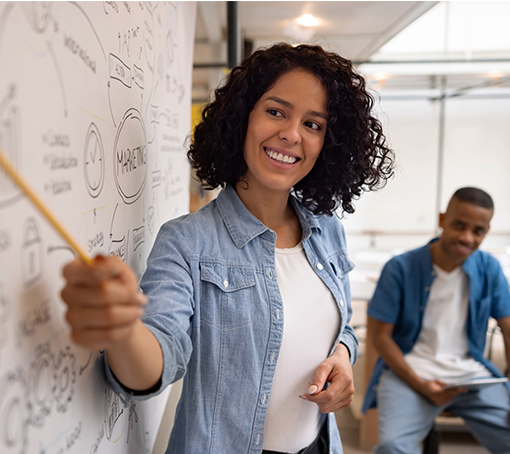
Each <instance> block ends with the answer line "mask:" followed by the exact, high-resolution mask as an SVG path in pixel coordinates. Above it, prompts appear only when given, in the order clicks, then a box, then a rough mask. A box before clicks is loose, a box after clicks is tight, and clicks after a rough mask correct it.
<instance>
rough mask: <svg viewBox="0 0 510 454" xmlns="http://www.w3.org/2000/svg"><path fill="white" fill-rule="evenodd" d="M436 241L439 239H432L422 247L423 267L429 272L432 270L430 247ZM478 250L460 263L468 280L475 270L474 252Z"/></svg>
mask: <svg viewBox="0 0 510 454" xmlns="http://www.w3.org/2000/svg"><path fill="white" fill-rule="evenodd" d="M437 240H439V237H437V238H433V239H432V240H430V241H429V242H428V244H427V245H426V246H424V247H423V260H422V263H423V266H424V267H427V268H428V269H430V270H433V260H432V254H431V252H430V246H431V244H432V243H435V242H436V241H437ZM477 251H478V249H476V250H475V251H473V253H472V254H471V255H470V256H469V257H468V258H467V259H466V260H464V262H463V263H462V265H461V267H462V269H463V270H464V272H465V273H466V274H467V275H468V277H469V278H472V277H473V275H474V274H475V272H476V268H477V258H476V252H477Z"/></svg>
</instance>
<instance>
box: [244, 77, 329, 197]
mask: <svg viewBox="0 0 510 454" xmlns="http://www.w3.org/2000/svg"><path fill="white" fill-rule="evenodd" d="M327 98H328V97H327V93H326V90H325V89H324V87H323V85H322V83H321V82H320V81H319V79H318V78H317V77H315V76H314V75H313V74H311V73H309V72H308V71H305V70H302V69H295V70H293V71H291V72H288V73H285V74H283V75H282V76H280V78H279V79H277V81H276V83H275V84H274V85H273V87H272V88H270V89H269V90H268V91H267V92H265V93H264V94H263V95H262V97H261V98H260V99H259V100H258V101H257V103H256V104H255V106H254V107H253V110H252V111H251V113H250V117H249V119H248V130H247V132H246V138H245V141H244V159H245V161H246V164H247V166H248V170H247V172H246V174H245V175H244V178H243V180H245V181H247V182H248V185H249V188H250V189H252V188H255V189H258V190H271V191H285V192H288V191H289V190H290V189H291V188H292V187H293V186H294V185H295V184H296V183H298V182H299V181H300V180H302V179H303V178H304V177H305V176H306V175H307V174H308V173H309V172H310V170H312V168H313V166H314V164H315V161H316V160H317V158H318V157H319V154H320V152H321V150H322V146H323V144H324V137H325V135H326V126H327V120H328V112H327V102H328V99H327Z"/></svg>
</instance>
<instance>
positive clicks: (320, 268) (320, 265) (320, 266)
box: [317, 263, 324, 271]
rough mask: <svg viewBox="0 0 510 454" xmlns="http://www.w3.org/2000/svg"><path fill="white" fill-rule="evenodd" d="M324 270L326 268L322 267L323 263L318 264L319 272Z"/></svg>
mask: <svg viewBox="0 0 510 454" xmlns="http://www.w3.org/2000/svg"><path fill="white" fill-rule="evenodd" d="M323 268H324V267H323V266H322V263H317V269H318V270H319V271H322V269H323Z"/></svg>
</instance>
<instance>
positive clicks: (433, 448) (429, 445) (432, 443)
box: [423, 426, 440, 454]
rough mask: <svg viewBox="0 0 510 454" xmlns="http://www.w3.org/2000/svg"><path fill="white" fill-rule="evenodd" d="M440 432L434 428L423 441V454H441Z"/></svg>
mask: <svg viewBox="0 0 510 454" xmlns="http://www.w3.org/2000/svg"><path fill="white" fill-rule="evenodd" d="M439 438H440V437H439V432H438V431H437V430H436V427H435V426H433V427H432V429H430V432H429V433H428V435H427V436H426V437H425V440H423V454H439Z"/></svg>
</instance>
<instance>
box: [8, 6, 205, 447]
mask: <svg viewBox="0 0 510 454" xmlns="http://www.w3.org/2000/svg"><path fill="white" fill-rule="evenodd" d="M195 6H196V5H195V3H194V2H182V3H181V2H177V3H171V2H165V3H163V2H161V3H160V2H83V3H74V2H70V3H67V2H33V3H32V2H20V3H16V2H2V3H0V68H1V71H0V147H1V148H2V149H3V150H4V151H5V153H6V154H7V155H8V156H9V157H10V158H11V160H12V161H13V162H14V163H15V164H16V166H17V167H18V169H19V170H20V172H21V173H22V174H23V175H24V176H25V177H26V178H27V179H28V180H29V182H30V183H31V185H32V186H33V188H34V189H35V191H36V192H37V193H38V194H39V195H40V196H41V197H42V198H43V199H44V200H45V201H46V202H47V204H48V205H49V206H50V207H51V209H52V210H53V211H54V213H55V214H56V216H57V218H59V219H60V220H61V221H62V223H63V225H64V226H65V228H66V229H67V230H69V231H70V232H72V234H73V236H75V237H76V239H77V240H78V242H79V243H81V244H82V245H83V247H84V248H85V249H86V251H87V252H88V253H89V254H90V255H92V256H94V255H96V254H98V253H101V254H105V255H106V254H113V255H117V256H119V257H120V258H121V259H122V260H123V261H125V262H126V263H128V264H129V265H130V266H131V267H132V268H133V269H134V270H135V271H136V272H137V273H138V274H139V275H140V274H141V273H142V272H143V268H144V266H145V261H146V258H147V255H148V252H149V250H150V248H151V246H152V244H153V241H154V238H155V235H156V233H157V231H158V229H159V226H160V225H161V224H162V223H163V222H165V221H166V220H168V219H170V218H172V217H175V216H177V215H180V214H183V213H186V212H187V211H188V209H189V191H188V188H189V166H188V164H187V163H186V161H185V148H184V145H183V144H184V141H185V139H186V136H187V135H188V133H189V130H190V117H191V113H190V106H191V68H192V56H193V51H192V45H193V36H194V24H195ZM73 258H74V253H73V251H72V250H71V249H70V248H69V247H68V246H67V245H66V244H65V243H64V241H63V240H62V239H61V238H60V237H59V236H58V234H57V233H56V232H55V231H54V230H53V229H52V228H51V226H50V225H49V224H48V222H47V221H46V220H45V219H44V218H43V217H42V216H41V215H40V214H39V213H38V212H37V211H36V210H35V208H34V207H33V206H32V205H31V204H30V202H29V201H28V200H27V199H26V198H25V197H24V196H23V194H21V193H20V191H19V190H18V189H17V188H16V187H14V185H13V183H12V182H11V181H10V180H9V179H8V178H6V176H5V175H4V174H3V173H2V172H0V390H1V391H0V452H2V454H11V453H12V454H14V453H16V454H20V453H39V454H42V453H44V454H50V453H51V454H53V453H55V454H60V453H67V452H69V453H73V452H74V453H80V454H81V453H125V452H131V453H137V454H138V453H148V452H151V450H152V445H153V443H154V439H155V437H156V433H157V430H158V426H159V421H160V418H161V414H162V410H163V407H164V405H165V401H166V397H167V396H168V391H167V392H166V393H165V394H164V395H163V396H162V397H161V398H159V399H156V400H153V401H151V402H150V403H143V404H142V403H135V402H130V403H129V405H128V406H124V405H123V404H122V403H121V402H120V401H119V399H118V397H117V396H116V395H114V394H113V393H112V392H111V390H110V389H109V388H108V387H107V386H106V384H105V381H104V379H103V370H102V361H101V356H100V355H99V353H94V354H89V353H88V352H87V351H85V350H82V349H80V348H78V347H76V346H75V345H73V344H72V342H71V341H70V339H69V332H68V328H67V326H66V323H65V322H64V312H65V308H64V305H63V303H62V302H61V300H60V296H59V292H60V289H61V288H62V285H63V281H62V278H61V269H62V267H63V265H64V264H65V263H67V262H69V261H70V260H72V259H73Z"/></svg>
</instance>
